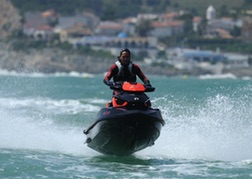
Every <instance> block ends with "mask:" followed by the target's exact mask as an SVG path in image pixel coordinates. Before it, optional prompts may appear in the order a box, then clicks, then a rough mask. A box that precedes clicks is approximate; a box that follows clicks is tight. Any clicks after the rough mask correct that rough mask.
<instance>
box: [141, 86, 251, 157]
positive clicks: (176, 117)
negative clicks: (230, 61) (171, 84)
mask: <svg viewBox="0 0 252 179" xmlns="http://www.w3.org/2000/svg"><path fill="white" fill-rule="evenodd" d="M247 90H248V91H247ZM241 91H243V92H244V91H247V92H249V91H250V94H251V88H250V89H245V88H244V89H242V90H241ZM236 93H237V91H236ZM251 99H252V96H251V95H249V93H248V95H239V96H238V97H237V96H233V95H220V94H217V95H216V96H212V97H208V98H207V99H206V100H205V101H203V102H199V103H198V104H197V101H195V102H194V103H191V104H190V105H186V104H185V103H183V102H180V101H176V99H171V98H168V97H167V96H165V97H160V98H158V99H156V100H155V101H154V105H157V104H161V106H158V108H160V110H161V112H162V115H163V118H164V119H165V121H166V125H165V126H164V127H163V129H162V131H161V135H160V138H159V139H158V140H157V141H156V144H155V145H154V146H153V147H151V148H148V149H146V150H144V151H141V152H139V153H138V155H155V156H165V157H166V158H167V157H168V158H181V159H205V160H224V161H242V160H251V159H252V153H251V148H252V141H251V138H252V130H251V128H252V121H251V118H252V111H251V108H252V104H251V102H250V101H251Z"/></svg>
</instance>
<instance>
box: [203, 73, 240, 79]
mask: <svg viewBox="0 0 252 179" xmlns="http://www.w3.org/2000/svg"><path fill="white" fill-rule="evenodd" d="M199 79H237V77H236V76H235V75H233V74H231V73H227V74H218V75H209V74H208V75H199Z"/></svg>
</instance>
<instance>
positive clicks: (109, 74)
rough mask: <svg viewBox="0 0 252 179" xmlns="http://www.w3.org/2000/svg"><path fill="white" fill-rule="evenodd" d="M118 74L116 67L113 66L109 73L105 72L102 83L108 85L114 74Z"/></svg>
mask: <svg viewBox="0 0 252 179" xmlns="http://www.w3.org/2000/svg"><path fill="white" fill-rule="evenodd" d="M117 73H118V68H117V66H116V64H113V65H112V66H111V67H110V69H109V71H108V72H107V74H106V75H105V77H104V78H103V82H104V83H105V84H106V85H108V86H109V85H110V83H111V82H110V81H109V80H110V79H111V78H112V77H113V76H115V75H116V74H117Z"/></svg>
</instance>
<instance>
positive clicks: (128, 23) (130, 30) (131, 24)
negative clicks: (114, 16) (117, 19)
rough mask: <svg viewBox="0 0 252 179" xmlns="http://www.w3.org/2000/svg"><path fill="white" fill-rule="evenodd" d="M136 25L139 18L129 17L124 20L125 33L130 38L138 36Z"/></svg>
mask: <svg viewBox="0 0 252 179" xmlns="http://www.w3.org/2000/svg"><path fill="white" fill-rule="evenodd" d="M136 24H137V18H135V17H128V18H126V19H124V20H123V22H122V25H123V32H124V33H126V34H128V35H129V36H135V34H136Z"/></svg>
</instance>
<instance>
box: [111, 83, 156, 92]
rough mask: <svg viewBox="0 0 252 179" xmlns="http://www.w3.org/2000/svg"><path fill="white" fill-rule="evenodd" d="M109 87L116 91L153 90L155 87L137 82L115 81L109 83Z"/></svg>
mask: <svg viewBox="0 0 252 179" xmlns="http://www.w3.org/2000/svg"><path fill="white" fill-rule="evenodd" d="M109 87H110V89H112V90H117V91H134V92H153V91H155V88H154V87H152V86H151V85H150V84H148V85H144V84H141V83H139V82H115V83H112V84H110V85H109Z"/></svg>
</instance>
